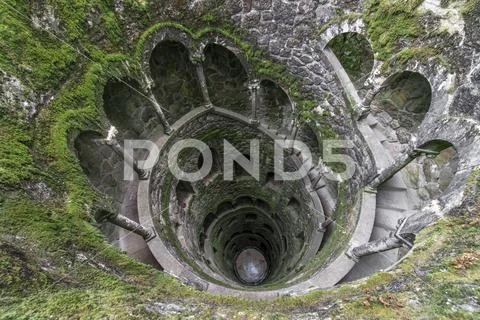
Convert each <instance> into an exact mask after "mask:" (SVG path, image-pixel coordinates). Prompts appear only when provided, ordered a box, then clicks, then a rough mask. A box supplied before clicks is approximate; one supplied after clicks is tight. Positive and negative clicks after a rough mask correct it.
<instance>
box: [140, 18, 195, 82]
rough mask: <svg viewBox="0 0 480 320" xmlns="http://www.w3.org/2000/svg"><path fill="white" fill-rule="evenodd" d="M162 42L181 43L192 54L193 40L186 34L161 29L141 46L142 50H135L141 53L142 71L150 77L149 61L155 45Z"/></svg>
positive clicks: (178, 30) (170, 28)
mask: <svg viewBox="0 0 480 320" xmlns="http://www.w3.org/2000/svg"><path fill="white" fill-rule="evenodd" d="M162 41H175V42H178V43H181V44H182V45H184V46H185V47H186V48H188V49H189V51H190V52H194V51H195V50H194V47H195V45H194V43H195V42H194V40H192V38H191V36H190V35H189V34H187V33H186V32H184V31H182V30H180V29H177V28H174V27H166V28H161V29H160V30H158V31H157V32H156V33H155V34H153V35H151V36H150V37H149V38H148V39H147V41H146V42H145V43H144V44H143V47H142V48H137V50H142V51H141V63H142V68H143V71H144V72H145V73H146V74H147V75H148V76H151V72H150V68H149V67H150V59H151V56H152V52H153V50H154V49H155V48H156V47H157V45H158V44H159V43H160V42H162Z"/></svg>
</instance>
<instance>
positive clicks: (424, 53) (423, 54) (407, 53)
mask: <svg viewBox="0 0 480 320" xmlns="http://www.w3.org/2000/svg"><path fill="white" fill-rule="evenodd" d="M430 59H435V60H436V61H438V63H439V64H441V65H443V66H445V67H448V64H447V63H446V62H445V59H444V57H443V56H442V54H441V49H439V48H430V47H420V48H407V49H403V50H402V51H400V52H398V53H396V54H395V55H393V56H392V57H391V58H390V59H388V60H387V61H385V63H384V64H383V65H382V72H387V71H389V70H390V69H392V68H395V69H400V68H402V67H405V65H406V64H407V63H409V62H410V61H417V62H427V61H428V60H430Z"/></svg>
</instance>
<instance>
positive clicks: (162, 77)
mask: <svg viewBox="0 0 480 320" xmlns="http://www.w3.org/2000/svg"><path fill="white" fill-rule="evenodd" d="M150 70H151V74H152V79H153V81H154V82H155V87H154V88H153V93H154V95H155V97H156V98H157V99H158V101H159V102H160V104H161V105H162V106H163V107H164V108H165V109H166V111H165V112H164V114H165V117H166V118H167V120H168V121H169V122H170V123H173V122H175V121H177V120H178V119H180V118H181V117H182V116H183V115H185V114H186V113H188V112H189V111H190V110H192V109H194V108H197V107H199V106H200V105H202V103H203V98H202V93H201V90H200V85H199V83H198V79H197V76H196V70H195V66H194V65H193V63H192V62H191V61H190V57H189V52H188V50H187V48H185V46H184V45H183V44H181V43H179V42H176V41H170V40H166V41H162V42H160V43H159V44H158V45H157V46H156V47H155V49H153V52H152V55H151V57H150Z"/></svg>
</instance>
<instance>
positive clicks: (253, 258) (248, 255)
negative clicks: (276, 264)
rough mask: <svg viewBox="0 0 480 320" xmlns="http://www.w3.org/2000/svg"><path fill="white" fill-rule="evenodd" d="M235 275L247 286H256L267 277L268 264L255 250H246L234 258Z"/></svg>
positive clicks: (261, 254)
mask: <svg viewBox="0 0 480 320" xmlns="http://www.w3.org/2000/svg"><path fill="white" fill-rule="evenodd" d="M235 273H236V275H237V277H238V279H239V280H240V281H241V282H243V283H245V284H247V285H257V284H259V283H261V282H262V281H263V280H265V278H266V277H267V275H268V262H267V259H266V258H265V256H264V255H263V253H262V252H260V251H259V250H257V249H256V248H246V249H244V250H242V251H240V253H239V254H238V255H237V256H236V258H235Z"/></svg>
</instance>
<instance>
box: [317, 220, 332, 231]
mask: <svg viewBox="0 0 480 320" xmlns="http://www.w3.org/2000/svg"><path fill="white" fill-rule="evenodd" d="M334 222H335V220H333V219H332V218H327V220H325V221H324V222H322V224H321V225H320V228H319V231H320V232H325V231H327V227H328V226H329V225H331V224H332V223H334Z"/></svg>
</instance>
